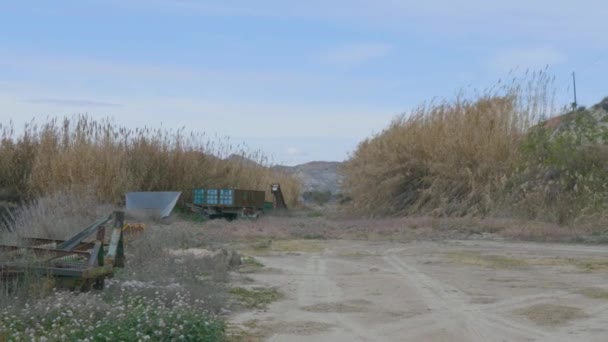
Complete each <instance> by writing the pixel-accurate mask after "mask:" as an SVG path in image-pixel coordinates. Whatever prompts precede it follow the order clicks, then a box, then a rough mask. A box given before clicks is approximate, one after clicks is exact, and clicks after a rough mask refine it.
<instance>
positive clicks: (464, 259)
mask: <svg viewBox="0 0 608 342" xmlns="http://www.w3.org/2000/svg"><path fill="white" fill-rule="evenodd" d="M448 258H449V259H450V260H452V261H454V262H458V263H461V264H465V265H473V266H481V267H489V268H506V269H509V268H523V267H528V266H529V263H528V261H527V260H524V259H517V258H512V257H506V256H502V255H484V254H481V253H477V252H452V253H448Z"/></svg>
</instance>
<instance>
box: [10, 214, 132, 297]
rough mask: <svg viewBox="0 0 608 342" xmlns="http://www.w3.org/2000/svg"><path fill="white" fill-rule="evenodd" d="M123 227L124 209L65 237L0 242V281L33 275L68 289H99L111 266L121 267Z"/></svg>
mask: <svg viewBox="0 0 608 342" xmlns="http://www.w3.org/2000/svg"><path fill="white" fill-rule="evenodd" d="M109 224H111V226H109ZM124 227H125V224H124V212H122V211H116V212H114V213H113V214H111V215H108V216H107V217H104V218H102V219H100V220H98V221H96V222H94V223H93V224H91V225H90V226H88V227H86V228H85V229H83V230H82V231H80V232H79V233H78V234H75V235H74V236H72V237H71V238H69V239H67V240H54V239H43V238H34V237H28V238H20V241H19V243H18V244H15V245H0V281H4V282H9V283H10V282H11V281H13V280H18V279H19V278H20V277H24V276H26V275H32V274H34V275H40V276H43V277H48V278H52V279H53V280H54V281H55V284H56V285H57V286H60V287H65V288H69V289H72V290H82V291H88V290H90V289H102V288H103V286H104V280H105V279H106V278H109V277H112V275H113V273H114V268H116V267H124V263H125V256H124V238H123V229H124Z"/></svg>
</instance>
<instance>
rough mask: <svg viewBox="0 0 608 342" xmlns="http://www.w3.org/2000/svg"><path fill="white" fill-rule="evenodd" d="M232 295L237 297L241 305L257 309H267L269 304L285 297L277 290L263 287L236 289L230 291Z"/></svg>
mask: <svg viewBox="0 0 608 342" xmlns="http://www.w3.org/2000/svg"><path fill="white" fill-rule="evenodd" d="M230 293H231V294H232V295H234V296H235V297H236V299H237V300H238V302H239V303H240V304H241V305H243V306H245V307H247V308H257V309H259V308H265V307H266V306H267V305H268V304H270V303H272V302H275V301H277V300H279V299H281V298H283V295H282V294H281V293H280V292H278V291H277V290H275V289H268V288H262V287H256V288H252V289H246V288H243V287H235V288H232V289H231V290H230Z"/></svg>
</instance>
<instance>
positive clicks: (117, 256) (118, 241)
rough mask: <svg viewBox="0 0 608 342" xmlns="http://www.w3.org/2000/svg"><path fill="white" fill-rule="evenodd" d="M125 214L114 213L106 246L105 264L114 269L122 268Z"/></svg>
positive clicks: (123, 262)
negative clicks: (108, 241)
mask: <svg viewBox="0 0 608 342" xmlns="http://www.w3.org/2000/svg"><path fill="white" fill-rule="evenodd" d="M124 220H125V213H124V212H122V211H116V212H114V228H113V229H112V235H111V237H110V243H109V244H108V253H107V254H106V257H105V263H106V264H108V265H114V266H116V267H124V264H125V255H124V246H123V232H122V227H123V226H124Z"/></svg>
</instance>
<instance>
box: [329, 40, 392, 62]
mask: <svg viewBox="0 0 608 342" xmlns="http://www.w3.org/2000/svg"><path fill="white" fill-rule="evenodd" d="M390 51H391V46H390V45H388V44H383V43H359V44H345V45H340V46H336V47H334V48H332V49H330V50H327V51H325V52H323V53H322V54H321V55H320V59H321V61H323V62H325V63H329V64H332V65H335V66H339V67H355V66H359V65H361V64H364V63H366V62H369V61H371V60H374V59H378V58H382V57H384V56H386V55H388V54H389V53H390Z"/></svg>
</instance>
